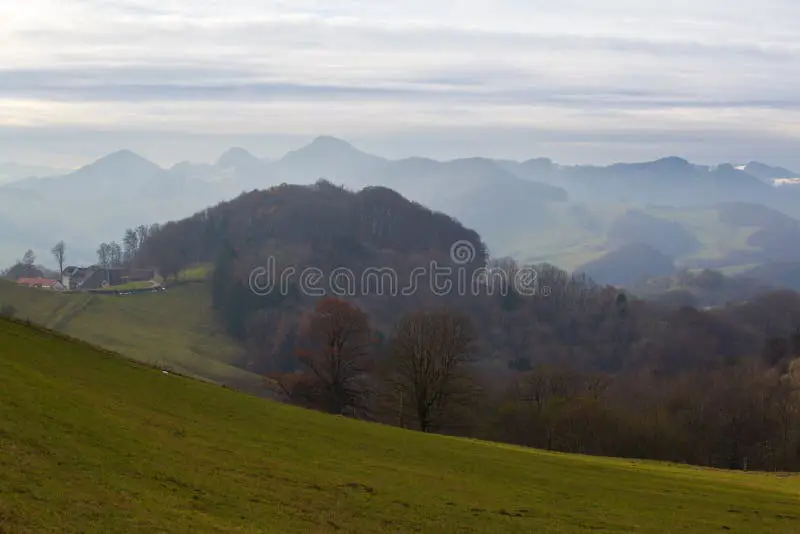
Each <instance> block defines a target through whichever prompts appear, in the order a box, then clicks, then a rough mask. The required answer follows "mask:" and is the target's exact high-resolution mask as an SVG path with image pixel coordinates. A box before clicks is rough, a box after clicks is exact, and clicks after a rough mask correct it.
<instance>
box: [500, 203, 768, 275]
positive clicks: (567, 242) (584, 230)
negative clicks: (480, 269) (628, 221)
mask: <svg viewBox="0 0 800 534" xmlns="http://www.w3.org/2000/svg"><path fill="white" fill-rule="evenodd" d="M570 207H571V205H554V206H550V207H549V211H548V216H549V217H550V219H549V222H548V224H547V227H546V228H535V229H532V230H530V231H524V230H523V231H520V232H519V234H518V235H513V234H512V236H511V237H510V238H509V239H508V240H507V241H506V242H504V243H501V244H500V246H499V247H498V252H499V253H500V254H499V255H506V254H508V255H512V256H516V257H517V258H520V259H522V260H524V261H527V262H532V263H538V262H542V261H546V262H549V263H552V264H554V265H556V266H558V267H561V268H562V269H566V270H568V271H571V270H573V269H576V268H578V267H580V266H582V265H585V264H586V263H588V262H590V261H592V260H596V259H598V258H600V257H602V256H604V255H605V254H607V253H608V252H610V251H611V250H612V249H610V248H609V247H608V243H607V239H606V233H607V232H608V230H609V229H610V228H611V226H612V224H613V222H614V219H615V218H616V217H619V216H620V215H623V214H624V213H625V212H626V211H627V210H628V209H637V210H640V211H642V212H644V213H647V214H648V215H651V216H653V217H656V218H659V219H664V220H667V221H674V222H678V223H680V224H682V225H683V226H684V227H685V228H686V229H687V230H689V231H690V232H692V233H693V234H694V235H695V236H696V237H697V239H698V240H699V241H700V243H701V245H702V247H701V248H700V250H698V251H696V252H694V253H692V254H691V255H688V256H685V257H680V258H676V263H677V264H678V265H683V264H687V263H691V262H693V261H698V260H713V259H721V258H724V257H726V256H727V255H728V254H730V253H732V252H736V251H741V250H752V247H750V246H748V244H747V239H748V238H749V237H750V236H751V235H752V234H753V233H754V232H756V231H757V230H758V228H738V227H732V226H729V225H727V224H725V223H723V222H722V221H720V218H719V211H718V210H716V209H690V208H686V209H663V208H657V207H641V206H626V205H617V204H603V205H591V206H588V207H587V209H588V211H589V213H590V214H591V217H592V218H593V219H594V221H595V223H594V224H592V225H590V226H583V225H581V224H579V221H577V220H576V219H575V217H574V215H572V214H571V213H570V211H569V210H570ZM744 267H745V266H740V265H731V266H730V267H729V268H730V269H734V270H737V269H738V270H741V269H743V268H744Z"/></svg>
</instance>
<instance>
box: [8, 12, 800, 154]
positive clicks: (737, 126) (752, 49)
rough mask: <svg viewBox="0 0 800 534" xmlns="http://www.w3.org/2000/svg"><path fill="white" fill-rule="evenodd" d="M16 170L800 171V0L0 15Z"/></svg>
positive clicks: (11, 148) (10, 142) (10, 149)
mask: <svg viewBox="0 0 800 534" xmlns="http://www.w3.org/2000/svg"><path fill="white" fill-rule="evenodd" d="M0 20H2V21H3V22H2V24H0V160H11V161H17V162H20V163H27V164H34V163H37V164H53V165H77V164H80V163H84V162H86V161H87V160H89V159H93V158H95V157H98V156H100V155H103V154H104V153H107V152H109V151H112V150H116V149H119V148H130V149H133V150H136V151H138V152H140V153H141V154H143V155H145V156H147V157H150V158H151V159H153V160H155V161H157V162H159V163H161V164H164V165H168V164H172V163H175V162H177V161H179V160H183V159H193V160H197V161H210V160H213V159H215V158H216V157H217V156H218V154H219V153H221V152H222V151H224V150H225V149H226V148H229V147H230V146H233V145H240V146H244V147H245V148H247V149H249V150H251V151H252V152H253V153H255V154H256V155H258V156H273V157H274V156H280V155H281V154H282V153H283V152H284V151H286V150H288V149H290V148H295V147H297V146H298V145H300V144H302V143H304V142H305V141H307V140H308V139H310V138H311V137H314V136H316V135H321V134H327V135H335V136H339V137H342V138H345V139H347V140H349V141H352V142H354V143H355V144H356V145H357V146H359V147H361V148H363V149H366V150H369V151H372V152H375V153H378V154H380V155H384V156H388V157H402V156H408V155H425V156H434V157H440V158H450V157H458V156H467V155H482V156H492V157H507V158H515V159H524V158H529V157H537V156H548V157H552V158H554V159H556V160H558V161H560V162H564V163H576V162H596V163H608V162H612V161H634V160H645V159H653V158H657V157H661V156H666V155H679V156H683V157H687V158H689V159H692V160H695V161H698V162H701V163H716V162H720V161H734V162H745V161H748V160H751V159H760V160H765V161H767V162H770V163H773V164H780V165H785V166H789V167H792V166H793V167H795V168H796V169H800V150H798V148H800V33H798V31H797V25H798V21H800V2H798V0H759V1H757V2H756V1H752V0H737V1H736V2H731V1H730V0H726V1H723V0H669V1H659V2H653V1H649V0H604V1H602V2H599V1H597V0H559V1H554V0H459V1H457V2H454V1H452V0H447V1H444V0H393V1H389V0H363V1H360V0H335V1H331V0H328V1H319V2H317V1H312V0H296V1H292V0H287V1H264V0H221V1H215V0H186V1H183V0H181V1H178V0H140V1H133V0H128V1H125V0H24V1H20V2H13V1H11V0H2V1H0Z"/></svg>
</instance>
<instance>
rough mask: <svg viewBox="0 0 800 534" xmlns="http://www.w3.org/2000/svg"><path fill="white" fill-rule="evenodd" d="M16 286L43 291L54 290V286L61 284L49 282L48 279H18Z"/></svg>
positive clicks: (56, 281) (54, 281)
mask: <svg viewBox="0 0 800 534" xmlns="http://www.w3.org/2000/svg"><path fill="white" fill-rule="evenodd" d="M17 284H19V285H21V286H27V287H38V288H43V289H54V288H55V286H58V285H60V284H61V283H60V282H59V281H58V280H50V279H48V278H20V279H19V280H17Z"/></svg>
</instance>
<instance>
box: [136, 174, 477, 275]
mask: <svg viewBox="0 0 800 534" xmlns="http://www.w3.org/2000/svg"><path fill="white" fill-rule="evenodd" d="M456 242H468V243H470V244H471V245H472V247H474V249H475V252H476V253H475V257H474V258H472V260H473V261H472V263H474V264H475V265H483V264H485V262H486V259H487V251H486V247H485V245H484V244H483V242H482V241H481V238H480V236H479V235H478V234H477V233H476V232H474V231H472V230H468V229H466V228H464V227H463V226H462V225H461V224H460V223H458V222H457V221H455V220H454V219H452V218H451V217H449V216H447V215H444V214H442V213H438V212H434V211H431V210H429V209H427V208H425V207H423V206H421V205H420V204H417V203H415V202H410V201H408V200H406V199H405V198H403V197H402V196H401V195H399V194H398V193H396V192H394V191H392V190H391V189H387V188H383V187H369V188H365V189H363V190H361V191H360V192H357V193H356V192H351V191H347V190H345V189H343V188H341V187H337V186H334V185H332V184H330V183H329V182H327V181H324V180H320V181H319V182H317V183H316V184H315V185H313V186H303V185H286V184H284V185H281V186H278V187H273V188H271V189H268V190H261V191H252V192H249V193H245V194H242V195H241V196H239V197H238V198H236V199H234V200H231V201H228V202H223V203H220V204H218V205H217V206H215V207H213V208H209V209H206V210H204V211H202V212H199V213H197V214H196V215H194V216H193V217H190V218H187V219H184V220H182V221H178V222H170V223H168V224H166V225H164V226H163V227H161V229H160V231H159V232H158V233H157V235H155V236H153V238H152V239H150V240H149V241H148V242H147V243H145V245H144V246H143V247H142V251H141V253H140V257H139V261H141V262H143V263H147V262H150V263H154V264H156V265H158V266H159V267H160V268H161V270H162V274H165V275H167V276H170V275H174V274H175V273H177V272H179V271H180V269H181V268H183V267H185V266H186V265H189V264H191V263H195V262H202V261H216V260H217V259H218V257H219V254H220V252H221V251H222V250H224V249H226V248H227V247H230V248H232V249H233V250H234V251H235V252H236V253H237V254H241V255H242V257H245V256H246V257H248V258H250V259H258V258H260V257H262V256H264V255H265V254H267V255H269V254H272V255H275V254H278V253H281V252H283V253H286V252H288V250H289V249H306V250H305V252H304V253H305V254H308V255H309V257H306V258H296V259H298V260H300V259H311V258H312V257H313V256H314V255H316V256H319V254H318V253H319V252H320V250H321V249H324V253H325V256H328V255H329V254H332V255H333V258H328V260H327V261H326V262H325V265H317V267H320V268H324V267H327V266H328V264H329V263H330V262H331V261H333V263H336V262H335V259H336V258H345V259H346V260H347V261H346V262H342V263H351V262H353V261H354V260H355V259H370V258H372V257H374V256H375V255H376V254H378V253H379V252H384V253H385V252H394V253H396V254H402V255H405V256H408V255H413V254H436V253H437V252H438V253H441V254H444V255H447V254H449V251H450V247H451V246H452V245H453V244H454V243H456ZM276 247H277V248H278V249H280V250H276ZM309 249H310V250H309ZM295 252H296V253H297V252H298V251H297V250H296V251H295ZM316 259H319V258H316Z"/></svg>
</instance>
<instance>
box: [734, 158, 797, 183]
mask: <svg viewBox="0 0 800 534" xmlns="http://www.w3.org/2000/svg"><path fill="white" fill-rule="evenodd" d="M742 170H744V172H746V173H748V174H751V175H753V176H755V177H756V178H760V179H762V180H775V179H779V178H795V177H797V176H798V174H797V173H795V172H793V171H790V170H789V169H785V168H783V167H771V166H769V165H767V164H765V163H761V162H759V161H751V162H750V163H748V164H747V165H745V166H744V169H742Z"/></svg>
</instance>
